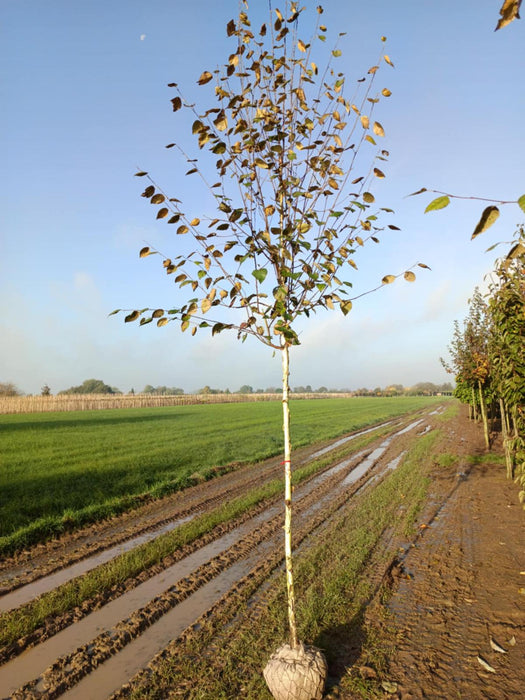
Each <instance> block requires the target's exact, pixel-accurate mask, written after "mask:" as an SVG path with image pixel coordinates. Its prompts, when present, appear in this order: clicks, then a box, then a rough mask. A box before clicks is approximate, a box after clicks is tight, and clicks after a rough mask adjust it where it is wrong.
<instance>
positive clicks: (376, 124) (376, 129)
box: [373, 122, 385, 136]
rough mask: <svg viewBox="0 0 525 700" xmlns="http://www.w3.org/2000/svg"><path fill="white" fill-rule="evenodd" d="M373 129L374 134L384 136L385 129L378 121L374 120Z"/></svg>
mask: <svg viewBox="0 0 525 700" xmlns="http://www.w3.org/2000/svg"><path fill="white" fill-rule="evenodd" d="M373 131H374V134H375V135H376V136H384V135H385V130H384V129H383V127H382V126H381V124H380V123H379V122H374V126H373Z"/></svg>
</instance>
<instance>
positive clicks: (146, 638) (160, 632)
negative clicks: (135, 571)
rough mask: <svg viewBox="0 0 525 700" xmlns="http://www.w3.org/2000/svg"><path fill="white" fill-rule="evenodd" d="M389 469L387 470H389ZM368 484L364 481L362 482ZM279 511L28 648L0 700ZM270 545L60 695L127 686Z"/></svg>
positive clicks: (306, 489) (10, 670)
mask: <svg viewBox="0 0 525 700" xmlns="http://www.w3.org/2000/svg"><path fill="white" fill-rule="evenodd" d="M420 422H421V421H415V422H413V423H412V424H410V425H409V426H407V427H406V428H404V429H402V430H400V431H398V432H397V433H395V434H394V435H392V436H390V437H389V438H387V439H386V440H384V441H383V443H382V444H381V446H380V447H379V448H377V449H376V450H374V451H373V452H372V453H371V454H370V455H369V456H368V457H367V458H366V459H365V460H363V462H361V463H360V464H359V465H358V467H356V468H355V469H354V470H352V472H350V474H349V475H348V476H347V477H346V478H345V479H344V480H343V482H342V484H340V485H338V487H337V488H338V489H340V488H341V486H343V487H344V486H348V485H349V484H352V483H354V482H355V481H357V480H358V479H359V478H360V477H361V476H362V475H363V474H365V473H366V471H367V470H368V469H370V467H371V466H372V465H373V464H374V463H375V461H377V459H378V458H379V457H380V456H381V455H382V454H383V453H384V452H385V450H386V448H387V447H388V445H389V444H390V442H391V441H392V439H394V438H395V437H396V436H397V435H401V434H403V433H405V432H408V431H409V430H411V429H412V428H413V427H415V426H416V425H418V424H419V423H420ZM365 432H369V431H365ZM364 454H365V453H364V452H361V453H358V454H357V455H353V456H352V457H351V458H349V459H347V460H344V461H342V462H340V463H338V464H337V465H335V466H334V467H332V468H331V469H329V470H327V471H326V472H324V473H323V474H320V475H318V476H317V477H315V478H314V479H312V480H311V481H310V482H308V483H307V484H305V485H304V486H303V487H300V495H301V498H304V497H305V496H306V495H308V494H309V493H311V491H313V490H314V489H315V488H316V486H318V485H319V484H320V483H322V482H323V481H325V480H326V479H329V478H330V477H331V476H332V475H333V474H334V473H336V472H338V471H341V470H342V469H344V468H345V467H347V466H348V465H349V464H350V463H351V462H353V461H355V460H356V459H359V458H360V457H361V456H362V455H364ZM400 458H401V456H400V457H399V458H397V462H396V461H395V460H393V461H392V462H391V463H390V464H391V465H393V464H394V462H395V466H397V464H398V463H399V460H400ZM389 466H390V465H389ZM395 466H392V467H391V468H395ZM387 468H388V467H387ZM369 482H370V480H369ZM369 482H367V484H368V483H369ZM329 498H330V495H329V494H327V495H326V496H325V497H324V498H323V501H322V502H324V501H325V500H327V499H329ZM320 506H321V502H320V503H319V504H318V505H316V506H313V508H317V507H320ZM281 508H282V504H280V503H277V504H275V505H274V506H271V507H270V508H267V509H265V510H264V511H263V512H262V513H260V514H259V515H257V516H255V517H254V518H252V519H250V520H249V521H248V522H246V523H244V524H243V525H240V526H239V527H237V528H235V529H234V530H232V531H231V532H229V533H227V534H226V535H224V536H223V537H220V538H219V539H217V540H215V541H214V542H211V543H209V544H208V545H206V546H204V547H202V548H201V549H199V550H198V551H196V552H194V553H193V554H191V555H189V556H188V557H186V558H185V559H183V560H181V561H179V562H177V563H176V564H174V565H173V566H172V567H170V568H168V569H166V570H164V571H162V572H161V573H160V574H158V575H156V576H154V577H152V578H151V579H149V580H148V581H146V582H144V583H143V584H141V585H139V586H137V587H136V588H135V589H133V590H132V591H129V592H128V593H126V594H125V595H123V596H121V597H120V598H118V599H117V600H114V601H111V602H110V603H108V604H107V605H105V606H104V607H103V608H101V609H100V610H97V611H95V612H93V613H91V614H90V615H88V616H87V617H85V618H84V619H82V620H80V621H79V622H76V623H75V624H74V625H71V626H70V627H68V628H66V629H64V630H62V631H61V632H59V633H58V634H56V635H55V636H54V637H51V638H50V639H48V640H46V641H45V642H43V643H42V644H40V645H38V646H36V647H34V648H33V649H29V650H27V651H25V652H24V653H22V654H21V655H20V656H18V657H16V658H15V659H13V660H12V661H10V662H8V663H7V664H5V665H4V666H2V667H1V668H0V695H1V696H2V697H5V696H6V695H7V696H9V695H10V694H11V693H12V692H13V691H14V690H16V689H17V688H19V687H20V686H21V685H23V684H24V683H26V682H28V680H30V679H32V678H35V677H37V676H38V675H40V674H41V673H42V672H43V671H45V669H46V668H48V666H50V665H51V664H52V663H53V662H54V661H55V660H56V659H57V658H58V657H59V656H62V655H64V654H66V653H69V652H71V650H72V649H76V648H77V647H79V646H82V645H84V644H86V643H88V642H89V641H91V640H92V639H93V638H95V637H96V636H97V635H98V634H100V633H101V632H103V631H105V630H111V628H112V627H114V626H115V625H116V624H117V623H118V622H119V621H121V620H125V619H126V618H127V617H129V616H130V615H131V614H132V613H133V612H134V611H136V610H137V609H139V608H141V607H143V606H144V605H146V604H147V603H149V602H150V601H151V600H152V599H153V598H154V597H156V596H157V595H160V594H162V593H163V592H164V591H166V590H167V589H169V588H170V587H171V586H173V585H174V584H175V583H176V582H177V581H179V580H181V579H183V578H184V577H186V576H188V575H190V574H191V573H192V572H193V571H194V570H195V569H196V568H198V567H199V566H201V565H202V564H204V563H206V562H207V561H209V560H210V559H212V558H213V557H215V556H217V555H218V554H220V553H222V552H224V551H225V550H227V549H228V548H229V547H230V546H231V545H233V544H234V543H235V542H237V541H239V540H240V539H242V538H243V537H244V536H246V535H248V534H249V533H251V532H252V531H253V530H254V529H255V528H256V527H257V526H258V525H259V524H260V523H261V522H264V521H266V520H268V519H270V518H271V517H273V516H274V515H276V514H277V513H278V512H279V511H280V510H281ZM170 525H172V524H170ZM164 527H167V526H164ZM280 534H281V533H279V537H280ZM145 536H152V533H147V535H145ZM274 546H275V542H274V538H270V540H268V541H267V542H264V543H261V544H260V545H259V546H258V547H257V551H256V552H255V553H254V554H251V555H249V556H248V557H246V558H244V559H242V560H240V561H239V562H236V563H234V564H233V565H232V566H230V567H229V568H228V569H226V570H225V571H223V572H222V573H220V574H219V575H218V576H216V577H215V578H214V579H213V580H212V581H210V582H209V583H207V584H204V585H203V586H202V587H200V588H199V589H198V590H197V591H196V592H195V593H194V594H192V595H191V596H190V597H189V598H187V599H186V600H185V601H183V602H182V603H180V604H179V605H177V606H175V607H174V608H173V610H172V611H170V612H169V613H167V614H166V615H164V616H163V617H162V618H161V620H159V621H158V622H156V623H155V624H154V625H152V626H151V627H150V628H148V629H147V630H146V631H145V632H144V633H143V634H141V635H140V637H138V638H137V639H136V640H134V641H133V642H131V643H130V644H129V645H127V646H126V647H125V648H124V650H122V651H121V652H119V653H118V654H117V655H116V656H115V657H112V658H111V659H110V660H108V661H107V662H106V663H105V664H103V665H102V666H101V667H99V668H100V669H104V671H103V673H102V676H100V678H102V679H104V680H99V674H98V669H97V672H93V673H91V674H90V675H89V676H88V677H86V678H85V679H84V680H82V681H81V682H80V683H79V684H78V685H77V686H75V688H74V689H72V690H71V691H69V692H68V693H66V695H65V696H64V697H68V698H84V699H86V700H91V698H93V697H97V698H101V697H107V696H108V695H110V694H111V693H112V692H114V691H115V690H116V689H118V688H119V687H121V686H122V685H123V684H124V683H125V682H127V681H128V680H129V678H130V677H131V676H132V675H134V674H135V673H136V672H137V671H138V670H140V669H141V668H143V667H144V665H145V664H146V663H147V662H148V661H149V660H150V659H151V658H152V657H153V656H154V655H155V654H156V653H157V652H158V651H160V650H161V649H163V648H164V647H165V646H166V645H167V644H168V643H169V641H170V640H171V639H173V638H174V637H176V636H178V634H180V633H181V632H182V631H183V630H184V629H186V627H188V625H189V624H191V623H192V622H193V621H194V620H195V619H196V618H197V617H198V616H199V615H200V614H202V612H205V611H206V610H207V609H208V608H209V607H210V606H211V605H212V604H213V603H214V602H215V601H216V600H218V599H219V598H220V597H221V596H222V595H223V594H224V593H225V592H227V590H229V588H230V587H231V586H232V585H233V583H235V582H237V581H238V580H239V579H240V578H242V576H244V575H245V574H246V573H248V572H249V570H250V569H251V568H252V567H253V566H254V563H255V562H256V561H257V560H258V559H259V560H260V559H261V558H262V557H264V554H265V552H267V551H270V550H269V549H268V548H270V549H271V548H273V547H274ZM190 618H191V619H190ZM177 630H179V631H177ZM107 669H109V670H107ZM93 678H96V680H95V681H94V683H95V684H96V685H95V686H93V685H92V682H93V681H92V679H93ZM93 688H96V692H93Z"/></svg>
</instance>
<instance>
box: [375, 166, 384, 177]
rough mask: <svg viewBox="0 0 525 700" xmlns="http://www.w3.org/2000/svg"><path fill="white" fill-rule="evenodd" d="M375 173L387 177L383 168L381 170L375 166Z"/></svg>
mask: <svg viewBox="0 0 525 700" xmlns="http://www.w3.org/2000/svg"><path fill="white" fill-rule="evenodd" d="M374 175H375V176H376V177H379V178H381V177H385V173H384V172H383V171H382V170H379V168H374Z"/></svg>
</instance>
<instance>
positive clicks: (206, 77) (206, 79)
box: [197, 70, 213, 85]
mask: <svg viewBox="0 0 525 700" xmlns="http://www.w3.org/2000/svg"><path fill="white" fill-rule="evenodd" d="M212 78H213V75H212V74H211V73H210V72H209V71H207V70H205V71H204V73H202V74H201V77H200V78H199V79H198V80H197V82H198V84H199V85H206V83H209V82H210V80H211V79H212Z"/></svg>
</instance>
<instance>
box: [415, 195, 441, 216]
mask: <svg viewBox="0 0 525 700" xmlns="http://www.w3.org/2000/svg"><path fill="white" fill-rule="evenodd" d="M421 191H423V190H421ZM414 194H419V192H414ZM449 204H450V197H447V196H446V195H444V196H442V197H436V199H433V200H432V201H431V202H430V204H429V205H428V206H427V208H426V209H425V214H426V213H427V212H428V211H436V209H444V208H445V207H448V205H449Z"/></svg>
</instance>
